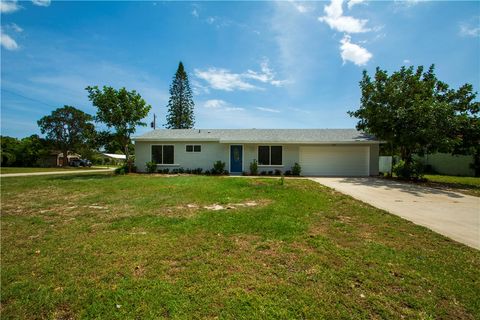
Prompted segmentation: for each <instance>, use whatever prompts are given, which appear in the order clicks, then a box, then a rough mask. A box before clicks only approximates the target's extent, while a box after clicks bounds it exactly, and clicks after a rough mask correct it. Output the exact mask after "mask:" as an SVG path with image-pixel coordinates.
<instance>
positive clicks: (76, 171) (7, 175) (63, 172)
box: [0, 168, 115, 178]
mask: <svg viewBox="0 0 480 320" xmlns="http://www.w3.org/2000/svg"><path fill="white" fill-rule="evenodd" d="M113 170H115V168H109V169H92V170H65V171H48V172H23V173H5V174H0V178H8V177H30V176H44V175H52V174H75V173H97V172H111V171H113Z"/></svg>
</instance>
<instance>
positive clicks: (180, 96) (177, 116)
mask: <svg viewBox="0 0 480 320" xmlns="http://www.w3.org/2000/svg"><path fill="white" fill-rule="evenodd" d="M194 106H195V104H194V103H193V98H192V90H191V89H190V84H189V83H188V76H187V73H186V72H185V69H184V68H183V63H182V62H181V61H180V63H179V64H178V69H177V72H176V73H175V77H174V78H173V82H172V85H171V86H170V99H169V100H168V106H167V107H168V114H167V123H166V124H165V127H166V128H167V129H191V128H193V125H194V123H195V119H194V115H193V107H194Z"/></svg>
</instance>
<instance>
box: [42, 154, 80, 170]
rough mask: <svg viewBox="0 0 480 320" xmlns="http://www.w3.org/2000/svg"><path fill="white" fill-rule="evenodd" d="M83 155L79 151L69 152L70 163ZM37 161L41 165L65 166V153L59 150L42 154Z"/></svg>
mask: <svg viewBox="0 0 480 320" xmlns="http://www.w3.org/2000/svg"><path fill="white" fill-rule="evenodd" d="M81 157H82V156H81V155H79V154H77V153H68V155H67V159H68V163H70V162H71V161H73V160H78V159H80V158H81ZM37 162H38V165H39V166H40V167H61V166H63V153H62V152H58V151H54V152H51V153H49V154H47V155H43V156H41V157H40V158H39V159H38V161H37Z"/></svg>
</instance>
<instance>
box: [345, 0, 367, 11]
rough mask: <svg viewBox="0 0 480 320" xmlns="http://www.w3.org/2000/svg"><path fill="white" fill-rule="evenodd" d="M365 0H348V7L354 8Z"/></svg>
mask: <svg viewBox="0 0 480 320" xmlns="http://www.w3.org/2000/svg"><path fill="white" fill-rule="evenodd" d="M364 2H365V0H350V1H348V4H347V5H348V9H352V7H353V6H355V5H357V4H360V3H364Z"/></svg>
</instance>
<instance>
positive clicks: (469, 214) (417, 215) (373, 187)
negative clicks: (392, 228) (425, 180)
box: [310, 178, 480, 249]
mask: <svg viewBox="0 0 480 320" xmlns="http://www.w3.org/2000/svg"><path fill="white" fill-rule="evenodd" d="M310 179H311V180H313V181H316V182H318V183H321V184H323V185H325V186H327V187H330V188H333V189H335V190H337V191H340V192H342V193H344V194H347V195H350V196H352V197H354V198H356V199H358V200H361V201H363V202H366V203H368V204H371V205H372V206H375V207H377V208H380V209H383V210H386V211H388V212H390V213H393V214H395V215H397V216H400V217H402V218H404V219H407V220H410V221H412V222H414V223H416V224H419V225H421V226H424V227H427V228H429V229H431V230H433V231H435V232H438V233H440V234H443V235H444V236H447V237H449V238H451V239H454V240H456V241H458V242H461V243H464V244H466V245H468V246H471V247H473V248H476V249H480V198H479V197H473V196H468V195H464V194H461V193H457V192H451V191H445V190H440V189H433V188H428V187H422V186H418V185H413V184H409V183H402V182H397V181H392V180H385V179H377V178H310Z"/></svg>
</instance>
